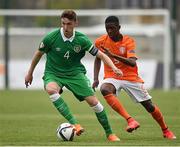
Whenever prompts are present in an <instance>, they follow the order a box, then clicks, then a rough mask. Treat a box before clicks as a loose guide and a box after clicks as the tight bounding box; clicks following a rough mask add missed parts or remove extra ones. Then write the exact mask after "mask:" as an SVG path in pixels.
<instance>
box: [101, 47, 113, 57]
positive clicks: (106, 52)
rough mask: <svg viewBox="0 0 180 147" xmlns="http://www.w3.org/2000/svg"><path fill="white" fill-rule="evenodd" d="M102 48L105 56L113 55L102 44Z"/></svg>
mask: <svg viewBox="0 0 180 147" xmlns="http://www.w3.org/2000/svg"><path fill="white" fill-rule="evenodd" d="M102 49H103V51H104V53H105V54H106V55H107V56H109V57H111V56H113V54H112V53H111V52H110V51H109V50H108V49H107V48H104V47H103V46H102Z"/></svg>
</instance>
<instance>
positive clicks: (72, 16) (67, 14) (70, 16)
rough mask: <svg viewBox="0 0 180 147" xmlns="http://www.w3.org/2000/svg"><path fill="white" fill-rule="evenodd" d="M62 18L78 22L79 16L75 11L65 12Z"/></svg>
mask: <svg viewBox="0 0 180 147" xmlns="http://www.w3.org/2000/svg"><path fill="white" fill-rule="evenodd" d="M61 18H68V19H69V20H73V21H77V15H76V13H75V12H74V11H73V10H64V11H63V13H62V14H61Z"/></svg>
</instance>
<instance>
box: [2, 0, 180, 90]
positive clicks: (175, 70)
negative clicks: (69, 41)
mask: <svg viewBox="0 0 180 147" xmlns="http://www.w3.org/2000/svg"><path fill="white" fill-rule="evenodd" d="M179 6H180V1H178V0H101V1H98V0H38V1H37V0H0V89H23V88H25V86H24V76H25V74H26V72H27V69H28V68H29V64H30V61H31V59H32V56H33V53H34V52H35V50H37V48H38V46H39V43H40V42H41V40H42V38H43V36H44V35H45V34H46V33H47V32H49V31H50V30H52V29H53V28H56V27H59V24H60V20H59V16H60V14H61V11H62V10H64V9H75V10H76V11H77V14H78V15H79V27H78V28H77V30H78V31H81V32H83V33H85V34H86V35H87V36H88V37H90V39H91V40H92V41H94V40H95V38H97V37H98V36H100V35H102V34H104V33H105V28H104V20H105V18H106V17H107V16H108V15H116V16H118V17H119V19H120V23H121V25H122V28H121V31H122V33H123V34H128V35H130V36H132V37H134V38H135V40H136V42H137V48H136V52H137V55H138V57H139V60H138V62H139V64H140V66H139V71H140V76H142V78H143V79H144V80H145V81H146V83H145V84H146V87H147V88H148V89H156V88H159V89H162V88H163V89H165V90H167V89H172V88H179V87H180V33H179V32H180V29H179V24H180V15H178V14H180V9H178V8H179ZM8 10H10V11H8ZM28 10H30V11H28ZM93 60H94V57H91V56H90V55H89V54H87V57H86V59H85V60H83V63H84V64H85V65H86V67H87V69H88V72H87V74H88V76H89V77H90V78H91V80H92V78H93ZM44 62H45V59H43V60H41V62H40V64H39V65H38V66H37V69H36V71H35V76H34V78H35V79H34V82H33V85H32V88H35V89H38V88H43V83H42V80H41V77H42V74H43V69H44ZM102 72H103V70H101V74H100V76H101V78H102Z"/></svg>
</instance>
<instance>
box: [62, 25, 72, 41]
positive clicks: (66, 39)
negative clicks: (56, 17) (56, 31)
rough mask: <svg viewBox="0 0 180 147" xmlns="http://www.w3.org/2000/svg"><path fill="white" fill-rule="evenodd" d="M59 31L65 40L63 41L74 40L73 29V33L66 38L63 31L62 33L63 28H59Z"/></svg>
mask: <svg viewBox="0 0 180 147" xmlns="http://www.w3.org/2000/svg"><path fill="white" fill-rule="evenodd" d="M60 33H61V36H62V38H63V40H64V42H65V41H70V42H72V41H73V40H74V37H75V30H73V35H72V37H70V38H67V37H66V36H65V35H64V33H63V28H60Z"/></svg>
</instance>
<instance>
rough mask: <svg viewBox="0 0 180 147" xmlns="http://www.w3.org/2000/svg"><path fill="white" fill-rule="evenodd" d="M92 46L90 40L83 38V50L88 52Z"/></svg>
mask: <svg viewBox="0 0 180 147" xmlns="http://www.w3.org/2000/svg"><path fill="white" fill-rule="evenodd" d="M93 46H94V45H93V43H92V42H91V41H90V39H89V38H88V37H86V36H84V46H83V48H84V50H86V51H90V50H91V49H92V47H93Z"/></svg>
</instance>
